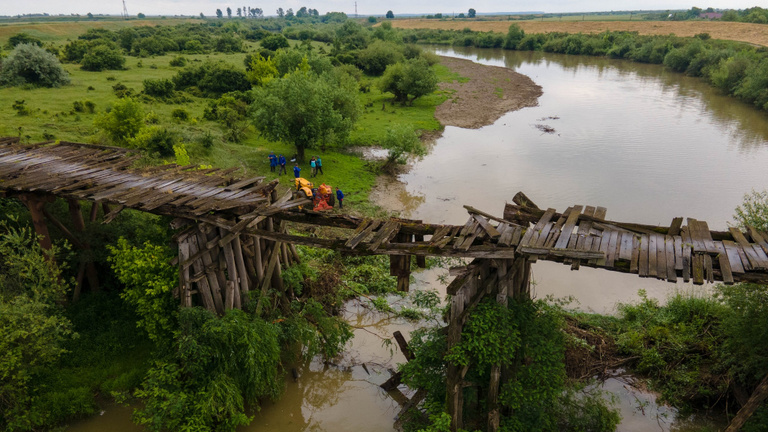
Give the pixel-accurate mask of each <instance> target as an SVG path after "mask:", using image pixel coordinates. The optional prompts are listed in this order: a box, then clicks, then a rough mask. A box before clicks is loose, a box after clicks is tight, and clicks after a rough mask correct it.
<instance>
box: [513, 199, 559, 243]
mask: <svg viewBox="0 0 768 432" xmlns="http://www.w3.org/2000/svg"><path fill="white" fill-rule="evenodd" d="M555 212H556V210H555V209H553V208H549V209H547V211H546V212H544V214H543V215H542V216H541V219H539V221H538V222H537V223H536V225H534V226H533V228H528V229H527V230H525V235H524V236H523V239H522V240H521V241H520V244H521V245H523V246H530V245H531V238H532V237H533V235H534V233H535V234H538V233H539V232H540V231H541V229H542V228H544V225H546V224H547V223H549V221H550V220H551V219H552V216H554V215H555Z"/></svg>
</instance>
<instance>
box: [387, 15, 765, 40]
mask: <svg viewBox="0 0 768 432" xmlns="http://www.w3.org/2000/svg"><path fill="white" fill-rule="evenodd" d="M510 24H517V25H519V26H520V28H522V29H523V30H524V31H525V32H526V33H552V32H565V33H600V32H604V31H606V30H607V31H635V32H638V33H639V34H641V35H668V34H671V33H673V34H675V35H677V36H683V37H689V36H694V35H696V34H699V33H709V35H710V36H712V38H714V39H726V40H734V41H739V42H747V43H751V44H754V45H760V46H768V25H764V24H750V23H738V22H723V21H439V20H431V19H430V20H428V19H408V20H394V21H392V26H393V27H397V28H402V29H415V28H429V29H442V30H461V29H464V28H469V29H471V30H474V31H494V32H499V33H506V32H507V29H508V28H509V25H510Z"/></svg>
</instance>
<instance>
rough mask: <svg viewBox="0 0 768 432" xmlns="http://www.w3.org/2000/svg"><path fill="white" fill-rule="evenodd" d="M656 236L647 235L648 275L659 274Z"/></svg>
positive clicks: (654, 275)
mask: <svg viewBox="0 0 768 432" xmlns="http://www.w3.org/2000/svg"><path fill="white" fill-rule="evenodd" d="M657 241H658V238H657V237H656V234H655V233H654V234H649V235H648V276H653V277H656V276H658V274H659V267H658V264H657V261H658V258H657V256H658V252H656V248H657V244H656V242H657Z"/></svg>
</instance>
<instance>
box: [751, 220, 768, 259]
mask: <svg viewBox="0 0 768 432" xmlns="http://www.w3.org/2000/svg"><path fill="white" fill-rule="evenodd" d="M747 230H748V231H749V235H750V236H751V237H752V240H753V241H754V242H755V243H757V244H759V245H760V247H761V248H763V252H765V253H768V239H765V238H763V236H762V234H760V232H759V231H758V230H757V229H755V227H753V226H748V227H747Z"/></svg>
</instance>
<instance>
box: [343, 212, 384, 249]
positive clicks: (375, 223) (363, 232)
mask: <svg viewBox="0 0 768 432" xmlns="http://www.w3.org/2000/svg"><path fill="white" fill-rule="evenodd" d="M379 225H381V221H380V220H378V219H376V220H372V221H369V223H367V224H360V227H358V230H359V231H358V230H355V233H354V234H353V236H351V237H350V238H349V240H347V243H345V244H344V246H346V247H348V248H350V249H354V248H355V247H356V246H357V245H358V244H359V243H360V242H361V241H363V240H364V239H365V238H366V237H368V236H369V235H370V234H371V233H372V232H373V230H375V229H376V228H378V227H379ZM361 227H362V229H360V228H361Z"/></svg>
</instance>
